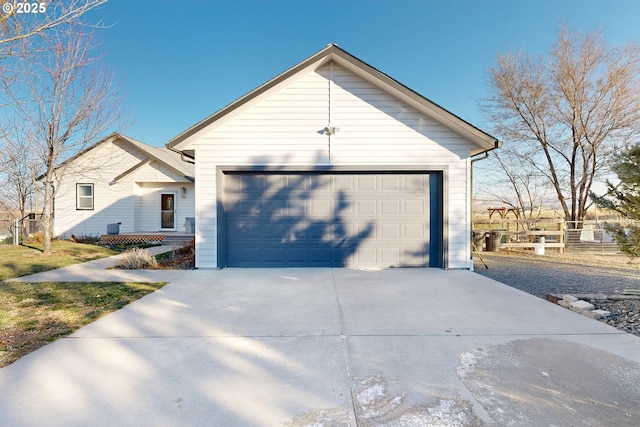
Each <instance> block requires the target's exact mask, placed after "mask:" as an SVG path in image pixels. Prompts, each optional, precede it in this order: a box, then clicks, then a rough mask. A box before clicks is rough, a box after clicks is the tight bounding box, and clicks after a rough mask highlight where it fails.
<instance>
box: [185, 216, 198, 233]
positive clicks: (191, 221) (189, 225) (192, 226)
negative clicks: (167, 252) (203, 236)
mask: <svg viewBox="0 0 640 427" xmlns="http://www.w3.org/2000/svg"><path fill="white" fill-rule="evenodd" d="M184 231H185V233H189V234H195V233H196V218H195V217H193V216H188V217H186V218H185V223H184Z"/></svg>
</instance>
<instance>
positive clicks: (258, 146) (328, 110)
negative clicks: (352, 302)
mask: <svg viewBox="0 0 640 427" xmlns="http://www.w3.org/2000/svg"><path fill="white" fill-rule="evenodd" d="M499 145H500V144H499V142H498V140H497V139H496V138H494V137H492V136H491V135H489V134H487V133H485V132H483V131H482V130H480V129H478V128H477V127H475V126H473V125H471V124H470V123H468V122H466V121H465V120H463V119H461V118H460V117H458V116H456V115H454V114H453V113H451V112H449V111H447V110H445V109H444V108H442V107H441V106H439V105H437V104H435V103H434V102H432V101H430V100H429V99H427V98H425V97H423V96H422V95H420V94H418V93H416V92H414V91H413V90H411V89H409V88H408V87H406V86H404V85H403V84H401V83H399V82H398V81H396V80H394V79H393V78H391V77H389V76H388V75H386V74H384V73H383V72H381V71H378V70H377V69H375V68H373V67H372V66H370V65H368V64H367V63H365V62H363V61H361V60H360V59H358V58H356V57H354V56H353V55H351V54H349V53H348V52H346V51H345V50H343V49H341V48H340V47H338V46H337V45H335V44H330V45H328V46H327V47H326V48H325V49H322V50H321V51H320V52H318V53H316V54H315V55H313V56H311V57H310V58H308V59H306V60H304V61H302V62H301V63H299V64H298V65H296V66H294V67H293V68H290V69H288V70H286V71H285V72H283V73H282V74H280V75H278V76H276V77H275V78H273V79H272V80H270V81H268V82H267V83H265V84H263V85H262V86H260V87H258V88H257V89H255V90H253V91H252V92H250V93H248V94H246V95H245V96H243V97H241V98H240V99H238V100H237V101H235V102H233V103H232V104H230V105H228V106H227V107H225V108H223V109H221V110H220V111H218V112H216V113H214V114H213V115H211V116H209V117H207V118H206V119H204V120H202V121H201V122H199V123H197V124H195V125H194V126H192V127H191V128H189V129H187V130H185V131H184V132H183V133H181V134H180V135H178V136H176V137H175V138H173V139H172V140H171V141H170V142H169V144H168V145H167V147H168V148H169V149H171V150H175V151H179V152H181V153H182V154H183V155H184V156H186V157H188V158H191V159H193V161H194V162H195V177H196V180H195V193H196V198H195V217H196V221H195V224H196V227H195V228H196V229H195V231H196V267H198V268H221V267H226V266H237V267H276V266H277V267H282V266H295V267H313V266H348V267H367V268H387V267H441V268H465V269H467V268H471V267H472V261H471V235H472V233H471V168H472V164H471V159H472V157H473V156H476V155H479V154H482V153H485V152H487V151H489V150H492V149H494V148H497V147H499Z"/></svg>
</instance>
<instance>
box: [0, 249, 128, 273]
mask: <svg viewBox="0 0 640 427" xmlns="http://www.w3.org/2000/svg"><path fill="white" fill-rule="evenodd" d="M52 251H53V253H52V254H51V255H43V254H42V244H41V243H34V244H29V246H11V245H2V246H0V280H5V279H11V278H14V277H19V276H25V275H27V274H33V273H39V272H41V271H47V270H53V269H55V268H60V267H65V266H67V265H72V264H77V263H80V262H84V261H91V260H94V259H98V258H104V257H107V256H111V255H116V254H117V253H118V252H116V251H113V250H111V249H109V248H104V247H101V246H96V245H85V244H82V243H72V242H67V241H64V240H56V241H54V242H53V245H52Z"/></svg>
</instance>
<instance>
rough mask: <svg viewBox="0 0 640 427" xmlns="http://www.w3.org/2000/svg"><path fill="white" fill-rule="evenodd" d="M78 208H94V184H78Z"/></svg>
mask: <svg viewBox="0 0 640 427" xmlns="http://www.w3.org/2000/svg"><path fill="white" fill-rule="evenodd" d="M76 210H93V184H76Z"/></svg>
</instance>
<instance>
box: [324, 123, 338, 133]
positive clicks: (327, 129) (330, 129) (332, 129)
mask: <svg viewBox="0 0 640 427" xmlns="http://www.w3.org/2000/svg"><path fill="white" fill-rule="evenodd" d="M339 130H340V128H339V127H335V126H331V125H329V126H326V127H325V128H324V133H325V135H329V136H331V135H335V133H336V132H338V131H339Z"/></svg>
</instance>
